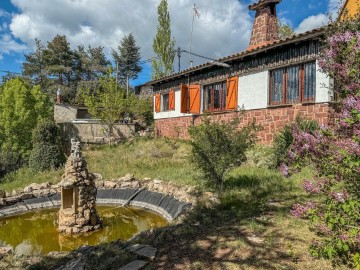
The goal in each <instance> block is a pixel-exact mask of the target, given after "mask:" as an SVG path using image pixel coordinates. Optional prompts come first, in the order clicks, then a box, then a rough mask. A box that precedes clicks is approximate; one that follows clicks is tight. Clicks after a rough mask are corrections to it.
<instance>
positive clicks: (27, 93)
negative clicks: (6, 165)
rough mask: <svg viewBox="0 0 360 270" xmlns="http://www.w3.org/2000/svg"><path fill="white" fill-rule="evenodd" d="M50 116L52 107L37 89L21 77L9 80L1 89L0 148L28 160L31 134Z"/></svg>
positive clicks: (38, 87) (37, 87)
mask: <svg viewBox="0 0 360 270" xmlns="http://www.w3.org/2000/svg"><path fill="white" fill-rule="evenodd" d="M49 117H51V104H50V102H49V100H48V97H47V96H46V95H45V94H44V93H42V92H41V90H40V86H31V85H30V84H29V83H27V82H26V81H25V80H23V79H21V78H15V79H11V80H9V81H8V82H6V83H5V84H4V85H3V86H2V87H1V89H0V148H1V151H8V152H9V151H10V152H13V153H15V154H16V155H18V156H19V157H20V158H22V159H27V158H28V156H29V152H30V150H31V148H32V143H31V133H32V130H33V128H34V127H35V126H36V124H37V123H38V122H39V121H41V120H42V119H47V118H49Z"/></svg>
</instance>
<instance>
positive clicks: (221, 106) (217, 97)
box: [203, 82, 226, 111]
mask: <svg viewBox="0 0 360 270" xmlns="http://www.w3.org/2000/svg"><path fill="white" fill-rule="evenodd" d="M203 91H204V110H205V111H222V110H225V109H226V82H220V83H214V84H210V85H205V86H204V90H203Z"/></svg>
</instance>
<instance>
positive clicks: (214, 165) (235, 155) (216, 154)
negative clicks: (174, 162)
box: [188, 117, 258, 193]
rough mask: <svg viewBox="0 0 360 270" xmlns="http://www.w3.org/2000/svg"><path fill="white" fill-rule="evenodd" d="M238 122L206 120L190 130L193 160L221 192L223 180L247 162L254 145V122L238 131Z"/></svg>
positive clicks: (255, 127)
mask: <svg viewBox="0 0 360 270" xmlns="http://www.w3.org/2000/svg"><path fill="white" fill-rule="evenodd" d="M237 125H238V119H234V120H233V121H230V122H225V121H224V122H221V123H219V122H217V121H215V120H213V119H210V117H205V118H204V119H203V120H202V123H200V124H198V125H194V126H191V127H189V129H188V131H189V134H190V136H191V146H192V160H193V162H194V163H195V164H196V166H197V167H198V168H199V169H200V171H201V172H202V173H203V175H204V179H205V180H206V181H207V182H208V184H210V185H212V186H215V187H216V188H217V190H218V192H220V193H221V192H222V189H223V182H224V178H225V176H226V175H227V173H228V172H229V171H230V170H231V169H232V168H234V167H236V166H239V165H240V164H241V163H243V162H244V161H245V160H246V155H245V151H246V150H247V149H248V148H249V147H251V146H252V145H253V144H254V143H255V131H256V129H257V128H258V127H257V126H256V125H255V123H252V124H251V125H248V126H247V127H244V128H242V129H241V130H238V129H237Z"/></svg>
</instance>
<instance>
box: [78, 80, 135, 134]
mask: <svg viewBox="0 0 360 270" xmlns="http://www.w3.org/2000/svg"><path fill="white" fill-rule="evenodd" d="M99 81H100V85H101V89H102V92H100V93H98V94H97V95H84V103H85V105H86V106H87V107H88V109H89V112H90V114H91V115H92V116H93V117H94V118H97V119H99V120H100V121H101V122H102V123H103V124H104V125H105V126H106V129H107V130H106V132H107V135H108V136H109V137H110V136H114V125H115V123H116V122H118V121H119V119H120V118H121V116H123V115H124V113H125V112H126V109H127V107H128V106H129V105H131V104H132V103H133V98H132V96H129V97H126V95H125V91H124V89H122V88H120V87H119V85H118V84H116V81H115V78H114V77H112V76H111V75H110V73H108V75H107V76H105V77H103V78H101V79H100V80H99Z"/></svg>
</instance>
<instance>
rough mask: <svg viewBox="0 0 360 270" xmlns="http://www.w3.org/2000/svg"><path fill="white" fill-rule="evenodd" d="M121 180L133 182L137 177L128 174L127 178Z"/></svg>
mask: <svg viewBox="0 0 360 270" xmlns="http://www.w3.org/2000/svg"><path fill="white" fill-rule="evenodd" d="M119 180H120V181H132V180H135V177H134V175H133V174H131V173H128V174H126V175H125V176H123V177H121V178H120V179H119Z"/></svg>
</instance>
